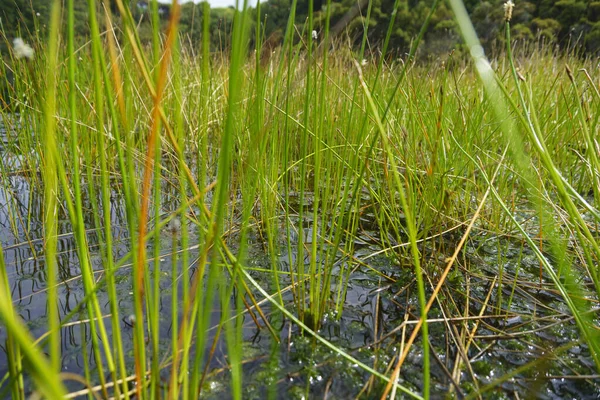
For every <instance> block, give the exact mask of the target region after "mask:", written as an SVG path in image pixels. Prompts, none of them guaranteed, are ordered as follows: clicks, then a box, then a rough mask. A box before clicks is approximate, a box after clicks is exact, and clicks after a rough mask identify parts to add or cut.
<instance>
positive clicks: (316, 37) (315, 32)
mask: <svg viewBox="0 0 600 400" xmlns="http://www.w3.org/2000/svg"><path fill="white" fill-rule="evenodd" d="M318 37H319V35H318V34H317V31H312V38H313V40H317V39H318Z"/></svg>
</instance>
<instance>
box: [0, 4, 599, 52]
mask: <svg viewBox="0 0 600 400" xmlns="http://www.w3.org/2000/svg"><path fill="white" fill-rule="evenodd" d="M108 3H109V7H110V8H111V9H112V11H113V12H115V13H117V14H118V9H117V7H116V5H115V1H114V0H110V1H108ZM291 3H292V1H291V0H269V1H266V2H263V4H261V5H260V9H259V10H257V9H253V10H251V12H250V13H249V14H250V18H251V20H252V23H254V21H256V18H255V16H256V15H255V13H256V12H260V18H259V20H260V21H262V22H263V23H264V31H263V34H264V35H265V37H266V38H269V37H274V38H281V36H282V35H281V33H282V32H283V31H284V30H285V26H286V24H287V20H288V16H289V14H290V7H291ZM357 3H362V9H361V12H360V13H356V16H355V17H354V18H352V19H351V20H350V21H348V23H347V28H348V29H347V30H346V31H344V32H345V33H347V36H344V38H345V39H346V38H347V40H349V41H350V42H351V43H353V44H354V45H358V44H359V42H360V39H361V37H362V32H363V26H364V21H365V19H366V14H367V12H368V10H367V9H368V7H367V2H366V1H358V2H357V1H356V0H334V1H332V2H331V10H330V11H329V12H330V14H331V24H332V26H333V25H335V23H336V22H337V21H339V20H340V19H341V18H342V17H343V16H344V15H346V14H347V13H348V11H349V10H350V9H351V8H352V7H355V6H356V5H357ZM394 3H395V0H376V1H373V2H372V9H371V10H370V18H369V25H370V27H369V34H368V37H369V40H370V43H371V46H372V48H376V47H377V46H378V45H379V44H381V43H382V41H383V39H384V38H385V35H386V30H387V27H388V26H389V22H390V19H391V18H392V15H391V13H390V11H391V10H392V9H393V8H394ZM432 3H433V1H432V0H401V1H399V5H400V6H399V8H398V12H397V15H395V18H396V22H395V24H394V30H393V31H392V32H391V38H390V45H391V47H392V48H393V49H395V50H394V51H395V52H397V53H400V54H402V53H406V52H408V49H409V47H410V43H411V40H412V39H413V38H414V37H415V36H416V35H417V33H418V32H419V29H420V27H421V21H423V20H424V18H425V17H426V16H427V14H428V13H429V10H430V8H431V5H432ZM502 3H503V1H502V0H486V1H480V0H467V1H465V6H466V8H467V10H468V12H469V14H470V17H471V19H472V21H473V24H474V26H475V29H476V31H477V33H478V34H479V37H480V40H481V41H482V43H483V45H484V47H487V48H488V49H492V50H493V49H495V48H498V47H502V41H503V40H504V39H503V18H502V14H503V9H502ZM516 3H517V7H516V8H515V11H514V16H513V25H512V26H511V29H512V32H511V35H512V37H513V39H517V40H526V41H544V43H546V44H547V45H551V44H560V45H561V46H562V47H563V48H566V47H572V46H575V45H577V46H579V47H580V48H582V49H583V50H584V51H587V52H589V53H597V52H598V50H600V1H592V0H560V1H554V0H531V1H521V0H518V1H517V2H516ZM100 4H101V2H98V7H100ZM129 4H130V8H131V11H132V14H133V16H134V18H135V19H136V20H137V21H140V24H139V25H138V27H139V31H140V32H139V35H140V38H141V40H142V41H149V40H151V36H152V35H151V31H152V28H151V26H150V25H151V18H150V13H151V10H152V1H151V0H150V1H146V0H139V1H129ZM325 4H326V2H323V0H319V1H315V4H314V6H313V10H314V27H315V29H317V30H319V31H322V30H323V23H324V21H325V15H326V6H325ZM48 7H49V6H48V1H46V0H0V17H1V18H2V24H3V28H4V33H5V34H6V36H7V37H8V39H12V37H14V36H19V35H21V36H28V35H30V34H32V33H34V32H35V31H36V30H37V29H44V28H45V27H46V26H47V19H48ZM157 8H158V9H159V14H160V19H161V20H162V24H163V27H164V26H166V21H167V20H168V18H169V14H170V11H169V10H170V5H165V4H158V5H157ZM75 12H76V14H77V17H76V18H75V24H76V26H75V29H76V35H78V36H80V37H86V36H88V35H89V27H88V26H87V6H86V5H85V3H84V2H77V4H76V5H75ZM203 12H204V5H203V4H194V3H193V2H187V3H184V4H183V5H182V7H181V24H180V28H179V30H180V32H181V33H183V34H184V35H186V36H187V37H188V38H189V40H191V41H192V43H194V44H195V45H199V43H200V41H201V36H202V29H201V21H202V13H203ZM210 13H211V14H210V15H211V17H210V34H211V43H212V47H213V49H224V48H227V47H228V46H229V43H228V37H229V33H230V31H231V26H232V22H233V15H234V10H233V8H221V9H212V10H210ZM308 13H309V5H308V1H306V0H302V1H299V2H298V7H297V10H296V18H295V22H296V24H297V26H298V29H299V31H302V29H303V25H304V24H305V22H306V20H307V17H308ZM253 14H254V15H253ZM459 43H460V35H459V32H458V29H457V26H456V22H455V20H454V19H453V17H452V14H451V12H450V10H449V6H448V5H446V4H442V5H441V6H440V7H439V8H438V10H437V11H436V13H435V14H434V15H433V18H432V20H431V24H430V26H429V28H428V30H427V32H426V35H425V38H424V43H423V45H422V47H421V53H422V54H434V55H437V54H443V53H447V52H449V51H451V50H453V49H455V48H456V47H457V45H458V44H459Z"/></svg>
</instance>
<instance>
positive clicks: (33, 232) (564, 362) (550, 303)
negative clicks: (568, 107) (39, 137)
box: [0, 124, 600, 399]
mask: <svg viewBox="0 0 600 400" xmlns="http://www.w3.org/2000/svg"><path fill="white" fill-rule="evenodd" d="M11 125H14V124H11ZM1 136H2V141H1V142H0V146H2V147H1V148H0V153H1V154H0V160H1V163H2V181H1V182H0V241H1V244H2V247H3V249H4V254H5V260H6V270H7V273H8V277H9V281H10V289H11V294H12V298H13V302H14V305H15V309H16V311H17V313H18V314H19V315H20V316H21V318H22V319H23V320H24V321H25V323H26V324H27V326H28V327H29V329H30V331H31V333H32V335H33V336H34V337H36V338H37V337H41V336H42V335H44V333H45V332H46V326H47V322H48V307H50V306H52V307H58V309H59V312H60V315H61V318H64V317H65V316H66V315H67V314H69V313H70V312H71V311H72V310H73V309H75V308H76V307H77V306H78V305H79V304H80V303H81V301H82V299H83V298H84V289H83V283H82V281H81V278H80V274H81V271H80V269H79V261H78V257H77V254H76V244H75V240H74V237H73V235H72V234H71V231H72V229H71V226H70V223H69V221H68V219H67V218H66V216H65V214H64V211H61V212H60V213H59V233H60V234H61V236H60V237H59V242H58V252H59V254H58V268H59V279H60V280H61V282H62V283H61V285H60V287H59V303H58V304H55V305H49V304H48V302H47V297H46V289H47V287H46V272H45V269H44V255H43V242H42V238H43V234H42V232H43V225H42V221H43V212H42V210H43V189H42V186H41V176H40V174H39V171H35V170H34V171H31V170H24V168H23V167H24V166H25V165H32V160H35V157H36V156H35V155H33V154H31V155H27V154H20V152H19V150H18V148H19V146H18V142H17V139H16V137H15V135H14V134H11V133H10V132H9V131H6V130H2V135H1ZM24 159H28V161H27V163H25V162H24ZM33 165H35V163H34V164H33ZM86 196H89V194H88V193H84V197H85V205H84V207H85V208H86V210H87V211H86V217H87V219H86V224H88V226H93V214H92V208H91V203H90V201H89V197H86ZM171 198H172V197H170V196H169V195H168V193H165V196H164V197H163V199H164V201H163V204H162V212H163V215H164V217H166V216H168V215H169V213H170V212H172V211H173V210H174V209H176V207H177V204H175V202H174V201H173V200H170V199H171ZM110 207H111V220H112V221H111V222H112V226H113V230H112V234H113V240H114V243H115V259H116V260H121V259H122V258H123V257H125V256H126V255H127V253H128V252H129V234H128V231H127V229H126V220H125V212H124V205H123V198H122V196H121V194H120V193H119V192H118V191H117V190H115V191H114V192H113V195H112V197H111V204H110ZM366 222H368V221H366ZM366 222H365V224H364V230H363V232H362V233H361V235H360V237H359V239H358V240H357V242H356V245H355V254H354V257H355V258H356V259H358V260H362V261H363V263H364V265H359V264H357V263H354V262H353V263H349V262H348V259H347V258H342V257H341V256H340V259H339V260H338V261H337V262H336V268H335V269H334V277H337V276H338V275H339V273H340V271H341V267H342V266H344V267H345V268H354V271H353V272H352V274H351V275H350V280H349V285H348V291H347V295H346V298H345V306H344V311H343V313H342V315H341V316H336V315H335V314H334V313H333V312H331V313H330V314H329V315H328V316H327V318H326V320H325V321H324V323H323V326H322V328H321V330H320V332H319V333H320V335H321V336H323V337H324V338H325V339H327V340H329V341H331V342H332V343H333V344H335V345H336V346H339V347H341V348H342V349H344V351H346V352H348V353H349V354H351V355H352V356H353V357H355V358H357V359H359V360H360V361H362V362H364V363H366V364H368V365H371V366H373V365H374V366H375V368H376V369H377V370H379V371H382V372H384V371H388V372H385V373H386V375H389V374H390V372H389V369H390V368H393V365H395V361H396V358H395V357H396V355H397V354H398V352H399V350H400V348H401V347H400V346H401V343H402V340H403V338H404V340H406V339H407V338H408V336H409V335H410V333H411V331H412V327H413V326H414V321H416V320H417V319H418V315H419V311H418V301H417V297H416V293H417V292H416V285H415V283H414V273H413V271H412V269H411V268H409V267H407V266H405V265H403V264H404V262H403V261H402V258H397V257H391V256H386V255H385V254H384V253H381V252H380V250H381V247H380V246H379V245H378V243H377V242H376V240H375V239H373V238H377V237H378V236H379V233H378V232H376V231H373V232H369V231H368V229H372V228H373V225H374V224H368V223H366ZM298 225H300V226H301V225H307V226H308V225H310V224H306V221H305V224H298ZM308 229H309V228H304V234H308V232H307V230H308ZM478 235H479V236H478ZM457 238H458V236H456V235H447V236H445V237H443V238H442V240H443V243H445V246H447V251H444V250H443V249H444V246H439V245H436V246H435V248H434V247H433V245H430V244H427V245H424V246H423V247H422V249H421V250H422V253H423V257H424V260H425V261H426V265H427V266H428V267H427V268H428V271H429V276H430V279H431V280H432V281H433V282H436V279H437V275H438V273H439V272H436V271H439V270H441V268H443V265H444V260H445V258H446V257H448V255H449V254H450V253H451V252H452V250H453V244H454V243H455V242H456V240H457ZM235 239H236V238H235V237H234V236H232V237H230V238H229V240H230V242H232V244H233V243H235ZM282 240H283V239H282ZM88 241H89V245H90V252H91V256H92V264H93V267H94V270H95V271H96V279H100V278H101V277H102V274H103V266H102V258H101V255H100V249H99V246H98V240H97V236H96V232H95V231H93V230H90V231H89V232H88ZM173 243H176V245H177V246H178V241H177V240H175V241H173V237H172V234H171V233H170V232H167V231H166V230H165V232H163V234H162V237H161V248H162V251H163V252H164V255H163V256H161V261H160V274H161V289H162V290H161V307H162V310H163V313H162V314H161V340H162V342H161V343H162V346H163V351H164V354H169V343H170V337H171V327H172V321H171V302H172V296H171V268H172V261H171V257H170V256H169V253H170V252H171V246H172V244H173ZM197 244H198V235H197V233H196V232H191V234H190V245H191V246H194V247H193V248H192V249H191V250H190V260H191V261H192V262H193V264H192V266H191V267H190V268H183V266H182V265H179V266H178V271H179V273H180V274H181V279H180V280H179V285H180V286H181V282H182V280H184V279H188V280H190V281H191V280H192V279H193V276H194V274H195V273H196V272H197V268H198V265H197V263H196V260H197V256H198V253H197V250H196V245H197ZM263 249H264V243H263V242H262V239H261V238H260V237H259V235H257V234H256V232H252V234H251V235H250V238H249V254H248V262H247V264H248V267H249V268H255V269H259V268H264V269H266V270H268V269H270V268H271V265H270V264H271V259H270V257H269V256H268V255H267V254H266V253H265V251H264V250H263ZM440 249H442V250H440ZM378 253H380V254H378ZM148 254H149V255H151V254H152V247H151V246H150V245H149V252H148ZM296 256H297V254H295V253H294V254H288V253H287V252H285V251H284V252H282V254H280V255H279V256H278V262H279V265H278V267H279V268H280V269H281V270H285V271H288V270H289V268H290V265H289V264H290V260H291V261H292V262H295V259H296ZM150 264H152V263H150ZM406 264H407V265H408V261H407V262H406ZM501 267H502V269H503V276H502V282H503V283H502V285H500V286H498V281H497V278H498V276H499V270H500V268H501ZM150 268H153V267H152V266H150ZM374 271H378V272H379V273H381V274H384V275H385V276H388V277H389V278H390V279H385V278H383V277H382V276H381V274H377V273H375V272H374ZM130 274H131V271H130V268H129V266H128V265H125V266H123V267H121V268H120V270H119V272H118V273H117V276H116V280H117V292H118V293H119V296H120V299H119V311H120V315H121V316H123V320H122V322H121V324H120V326H118V327H112V328H111V326H110V322H109V321H108V320H107V327H108V329H109V339H112V337H111V336H112V330H111V329H119V330H120V331H121V332H122V337H123V346H124V349H125V353H126V354H127V355H128V357H130V360H131V357H132V353H133V350H132V349H133V346H132V336H133V330H132V328H131V325H130V323H129V321H128V319H127V317H128V316H129V315H131V314H132V312H133V302H132V296H131V291H132V285H131V280H130ZM251 274H252V276H253V277H254V278H255V279H257V280H258V281H259V282H260V283H261V284H262V285H263V287H265V288H269V287H270V286H271V278H270V275H269V274H267V273H264V272H258V271H256V270H253V271H252V272H251ZM333 280H334V279H333ZM515 281H518V282H524V284H522V285H519V286H518V287H517V289H516V290H513V285H512V283H513V282H515ZM525 282H527V283H530V282H539V263H538V261H537V260H536V258H535V257H534V255H533V253H532V252H531V251H528V250H527V249H524V248H523V247H522V245H521V244H520V243H519V242H516V241H514V242H513V241H511V240H510V239H506V238H498V237H486V236H484V235H483V234H477V233H476V234H475V236H474V237H473V239H472V240H470V241H469V242H468V244H467V245H466V247H465V251H464V255H463V257H462V259H461V262H460V267H459V269H457V272H456V273H453V274H451V276H450V278H449V280H448V281H447V283H446V285H445V287H444V289H443V290H442V292H441V294H440V297H441V298H442V299H444V300H445V301H444V302H442V305H441V306H440V304H436V305H435V306H434V307H433V308H432V310H431V312H430V314H429V318H430V319H432V321H431V322H430V324H429V329H430V345H431V349H432V351H431V366H432V368H431V381H432V395H433V396H434V397H435V398H442V397H445V396H446V395H447V394H448V392H449V391H450V390H453V391H454V392H455V396H456V397H457V398H461V397H462V396H463V395H464V394H466V393H468V392H470V391H473V390H477V388H479V389H481V388H483V387H484V386H485V385H486V384H487V383H490V382H493V381H494V380H496V379H498V378H501V377H502V376H504V375H505V374H508V373H510V372H512V371H515V370H516V369H517V368H519V367H522V366H524V365H526V364H527V363H530V362H532V361H534V360H543V362H541V363H539V364H538V365H536V366H535V367H534V368H528V369H526V370H524V371H522V372H520V373H518V374H516V375H515V376H513V377H511V378H510V379H506V380H505V381H504V382H503V383H501V384H499V385H498V386H497V388H495V389H493V390H492V391H490V392H487V393H486V394H484V395H483V397H484V398H521V399H523V398H543V399H558V398H576V399H584V398H600V379H599V377H598V375H597V372H596V370H595V367H594V365H593V362H592V360H591V358H590V356H589V351H588V349H587V346H586V345H585V344H583V343H580V342H578V340H579V339H580V337H579V333H578V330H577V327H576V325H575V323H574V321H573V319H572V318H571V317H570V316H569V315H570V313H569V310H568V308H567V306H566V305H565V304H564V302H563V301H562V299H561V298H560V296H559V295H558V294H557V292H556V291H554V290H553V289H552V286H551V284H549V279H548V278H547V276H545V274H543V272H542V284H541V285H531V284H525ZM289 283H290V282H289V281H288V280H286V279H285V278H282V282H281V285H282V287H285V286H287V285H288V284H289ZM429 287H431V286H429ZM331 290H332V297H333V291H334V290H335V287H334V286H333V285H332V287H331ZM429 295H431V291H429V292H428V296H429ZM256 296H257V298H258V300H262V298H261V297H260V295H259V294H258V293H256ZM511 297H512V302H510V306H509V307H508V309H507V304H509V302H508V299H509V298H511ZM98 299H99V303H100V305H101V307H102V310H103V313H105V314H106V315H108V314H109V313H110V309H109V301H108V295H107V293H106V290H105V289H104V288H101V289H100V290H99V293H98ZM284 300H285V301H287V302H288V304H289V309H290V310H293V305H292V296H291V293H290V292H289V291H286V292H285V294H284ZM233 303H234V302H233V301H232V304H233ZM497 304H501V306H502V309H498V308H497V307H496V305H497ZM465 310H466V311H465ZM264 311H265V313H267V315H268V316H269V318H271V322H272V323H273V325H274V326H275V327H276V328H277V329H278V332H279V335H280V339H281V344H280V345H276V346H275V347H274V346H273V339H272V337H271V335H270V333H269V332H268V330H267V329H259V328H257V326H256V325H255V324H254V322H253V321H252V319H251V318H250V317H249V316H248V315H247V314H246V315H244V332H243V337H244V343H243V352H242V354H243V358H244V366H243V371H244V381H243V382H244V395H243V397H244V399H262V398H265V397H266V396H267V395H268V394H269V393H271V394H274V395H275V397H277V398H281V399H288V398H290V399H302V398H324V397H326V398H328V399H347V398H353V397H355V396H357V395H360V396H361V397H362V398H378V395H380V394H381V391H382V389H383V385H382V383H381V382H378V381H377V380H373V381H369V374H367V373H365V372H364V371H363V370H362V369H361V368H359V367H358V366H356V365H352V364H350V363H349V362H348V361H346V360H345V359H344V358H342V357H341V356H340V355H338V354H336V353H334V352H333V351H331V350H329V349H327V348H325V347H324V346H321V345H318V346H315V344H314V340H312V339H311V338H310V337H306V336H303V335H302V334H301V330H300V329H299V328H298V326H296V325H295V324H292V323H290V321H288V320H286V319H282V318H281V316H277V315H275V314H273V313H272V309H271V307H270V306H269V305H268V304H264ZM220 315H221V310H220V309H219V305H218V302H215V308H214V310H213V314H212V315H211V323H212V324H213V325H214V326H216V325H217V323H218V321H219V318H220ZM459 315H460V316H463V317H470V319H468V322H465V319H464V318H462V319H461V318H457V316H459ZM480 315H482V316H484V317H485V318H479V316H480ZM445 316H447V317H452V318H453V319H452V320H444V317H445ZM86 318H87V313H85V312H84V311H80V312H78V313H76V314H75V316H74V318H73V319H72V320H71V321H69V322H70V324H69V325H68V326H67V327H65V328H63V329H62V330H61V346H62V355H63V358H62V369H63V371H66V372H72V373H75V374H81V375H82V374H83V371H84V365H86V364H87V365H89V366H90V367H91V370H92V376H94V371H96V370H97V366H96V365H95V359H94V358H93V357H92V356H91V354H92V351H91V337H90V335H91V333H90V330H89V326H88V324H87V323H85V322H79V321H82V320H85V319H86ZM214 332H215V331H214V330H212V331H211V332H210V334H209V340H208V341H207V346H208V347H210V345H211V343H212V337H213V336H212V335H214ZM469 333H474V337H473V338H472V340H471V341H470V340H468V339H466V338H468V336H469ZM5 341H6V330H5V328H4V326H2V325H0V379H2V377H4V376H5V375H6V374H7V358H6V353H5V352H6V346H5ZM420 341H421V336H419V338H418V339H417V342H416V343H415V346H414V348H413V350H412V351H411V352H410V353H409V356H408V359H407V361H406V362H405V363H404V366H403V368H402V370H401V374H400V375H401V384H402V385H404V386H406V387H408V388H409V389H411V390H415V391H417V392H418V391H420V389H421V387H422V376H421V374H422V363H423V357H422V353H421V348H422V343H421V342H420ZM457 343H460V345H457ZM467 344H468V346H467ZM569 344H572V346H570V347H569V348H568V349H566V350H565V351H564V352H563V353H561V354H555V350H556V349H557V348H559V347H561V346H565V345H569ZM459 349H460V350H459ZM226 354H227V352H226V348H225V345H224V343H222V342H220V343H219V346H217V351H216V352H215V356H214V358H213V359H212V361H211V365H210V366H211V370H212V372H211V373H210V374H209V376H208V379H207V382H206V385H205V389H204V391H203V396H202V397H203V398H215V399H217V398H218V399H225V398H230V397H231V393H230V391H229V385H228V382H229V379H230V378H229V373H228V370H227V368H225V366H226V365H227V356H226ZM272 354H275V356H272ZM463 356H465V357H468V359H469V361H468V362H465V361H464V360H462V357H463ZM457 362H461V363H462V365H463V367H462V369H461V371H462V372H461V373H460V375H459V376H460V383H458V389H456V388H453V384H452V379H451V377H452V376H453V373H452V372H453V369H454V366H455V365H456V364H457ZM465 364H469V365H470V369H469V368H468V367H465ZM166 376H168V371H165V377H166ZM455 377H456V375H455ZM93 379H95V378H93ZM26 382H27V384H28V388H29V390H31V388H32V386H31V381H30V377H26ZM92 383H93V384H97V382H92ZM68 387H69V389H70V390H79V389H81V388H82V386H81V385H79V384H77V383H73V382H69V383H68ZM450 388H452V389H450ZM0 397H2V398H8V397H9V392H8V382H7V381H6V380H5V381H3V382H2V384H1V385H0Z"/></svg>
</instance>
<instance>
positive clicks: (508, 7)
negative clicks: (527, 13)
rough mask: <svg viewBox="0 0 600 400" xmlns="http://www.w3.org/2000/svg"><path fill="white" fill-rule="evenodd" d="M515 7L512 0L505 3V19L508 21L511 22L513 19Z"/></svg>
mask: <svg viewBox="0 0 600 400" xmlns="http://www.w3.org/2000/svg"><path fill="white" fill-rule="evenodd" d="M513 8H515V3H513V2H512V0H508V1H507V2H506V3H504V20H505V21H506V22H510V20H511V19H512V12H513Z"/></svg>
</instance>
